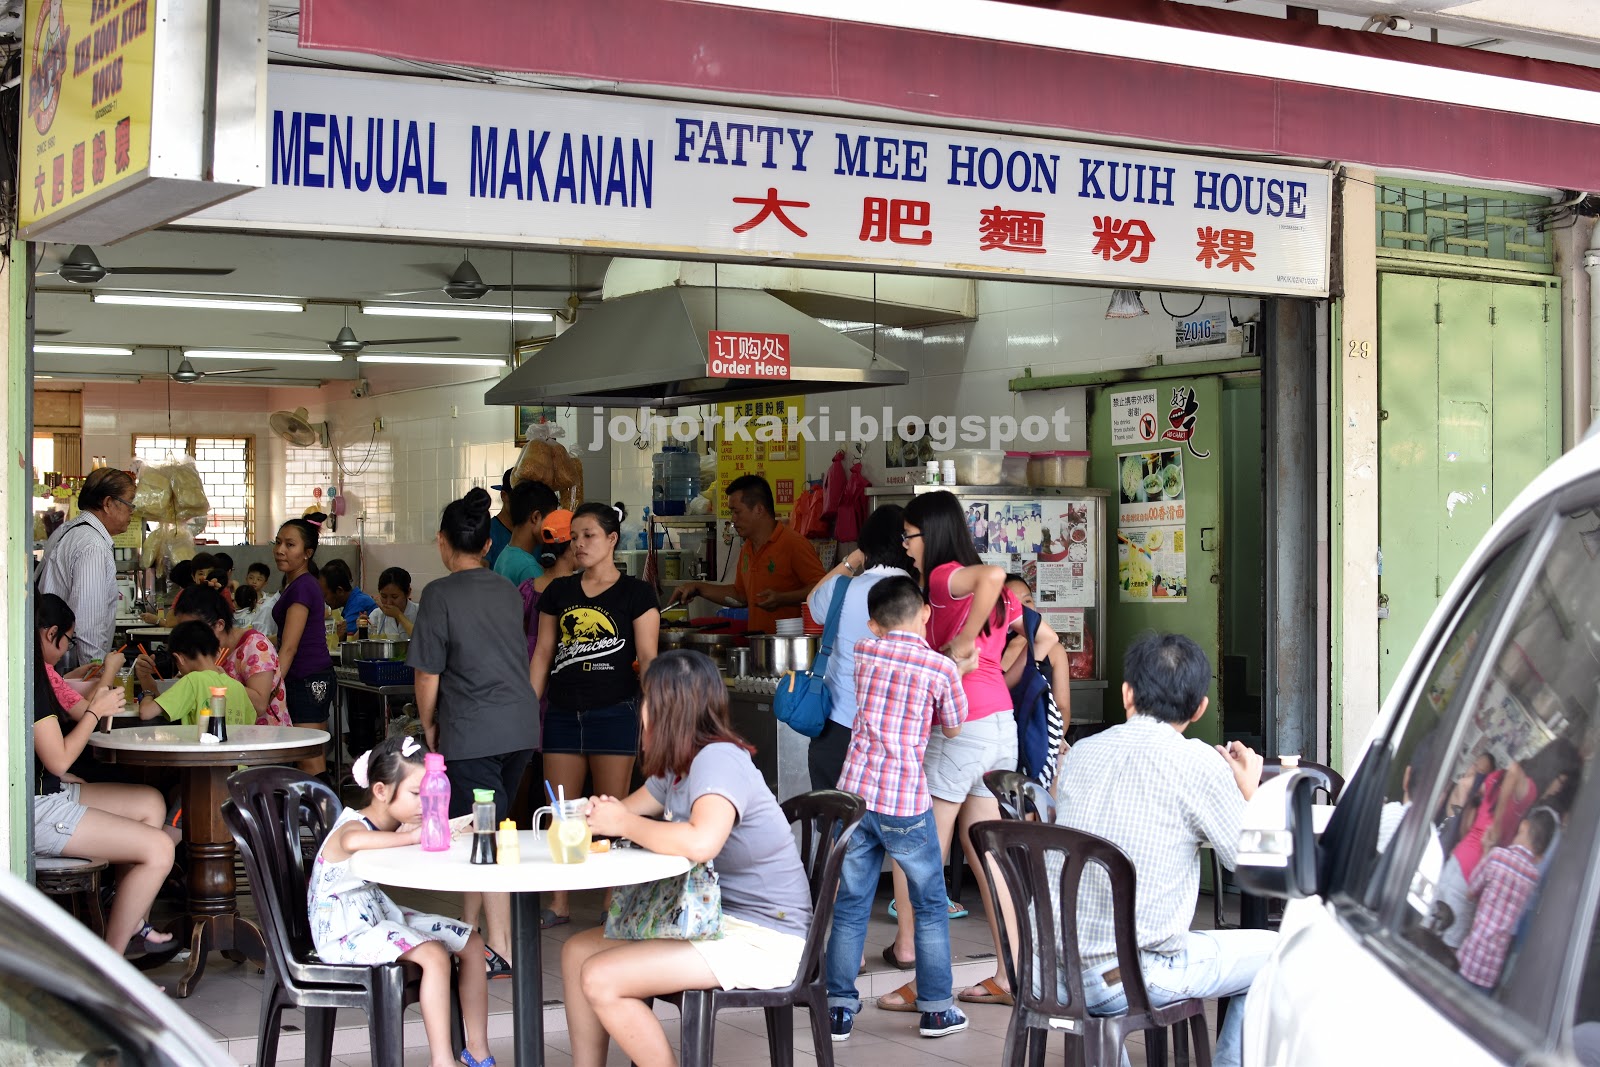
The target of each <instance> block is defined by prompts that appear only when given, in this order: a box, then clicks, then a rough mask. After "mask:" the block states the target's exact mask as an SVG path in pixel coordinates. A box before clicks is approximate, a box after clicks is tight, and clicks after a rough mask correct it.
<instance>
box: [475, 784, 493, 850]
mask: <svg viewBox="0 0 1600 1067" xmlns="http://www.w3.org/2000/svg"><path fill="white" fill-rule="evenodd" d="M494 815H495V811H494V790H493V789H474V790H473V791H472V862H473V863H483V864H488V863H494V862H495V845H494Z"/></svg>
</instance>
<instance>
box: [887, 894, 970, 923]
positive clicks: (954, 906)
mask: <svg viewBox="0 0 1600 1067" xmlns="http://www.w3.org/2000/svg"><path fill="white" fill-rule="evenodd" d="M945 899H946V900H949V899H950V898H948V897H946V898H945ZM949 907H950V918H952V919H965V918H966V917H967V916H968V915H971V914H972V912H970V911H968V910H967V909H966V908H965V907H963V906H962V905H961V904H959V903H957V902H956V901H954V900H950V903H949ZM899 917H900V913H899V912H898V911H896V910H895V906H894V901H892V900H891V901H889V918H891V919H898V918H899Z"/></svg>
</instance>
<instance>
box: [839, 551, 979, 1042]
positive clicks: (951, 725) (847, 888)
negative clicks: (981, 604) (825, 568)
mask: <svg viewBox="0 0 1600 1067" xmlns="http://www.w3.org/2000/svg"><path fill="white" fill-rule="evenodd" d="M867 611H868V613H869V614H870V615H871V627H872V632H873V634H875V635H876V636H875V637H870V638H867V639H865V640H863V641H861V642H859V643H858V644H857V645H856V649H855V652H856V676H855V677H856V720H855V726H854V728H853V734H852V737H851V740H850V750H849V752H848V753H847V754H846V755H845V761H844V771H843V772H842V773H841V774H840V776H839V788H840V789H843V790H845V791H846V792H849V793H857V794H859V795H860V796H861V797H862V798H863V799H865V800H866V802H867V814H866V817H865V818H863V819H862V820H861V825H860V827H859V828H858V829H857V830H856V832H855V835H854V836H853V837H851V838H850V842H849V844H848V845H847V846H846V848H845V858H844V867H843V869H842V870H841V871H840V874H839V892H838V896H837V897H836V898H835V901H834V912H833V934H832V936H831V937H830V938H829V939H828V960H827V978H828V1017H829V1022H830V1024H831V1026H832V1030H833V1039H834V1040H835V1041H843V1040H844V1039H845V1038H847V1037H849V1036H850V1031H851V1028H852V1027H854V1025H855V1017H856V1012H858V1011H860V1010H861V998H860V996H859V994H858V993H857V991H856V972H857V971H858V969H859V967H860V962H861V949H862V944H863V943H864V942H865V941H866V936H867V917H868V915H869V914H870V913H871V910H872V898H873V896H874V895H875V894H876V892H877V889H878V875H879V873H880V872H881V871H882V869H883V856H884V853H886V852H887V853H888V854H889V855H890V856H891V857H893V858H894V860H895V862H896V863H898V864H899V865H900V869H901V870H903V871H904V872H905V875H906V881H907V883H908V884H909V885H910V888H911V904H912V909H913V911H914V913H915V915H916V941H917V1010H918V1011H919V1012H921V1019H920V1025H919V1028H918V1032H919V1033H921V1034H922V1036H923V1037H943V1036H945V1035H946V1034H953V1033H956V1032H957V1031H959V1030H965V1029H966V1028H967V1017H966V1016H965V1015H964V1014H962V1012H961V1009H960V1008H958V1007H956V1006H955V1001H954V999H953V998H952V997H951V989H950V984H951V973H950V914H949V910H948V902H947V900H946V897H945V885H944V859H943V856H942V855H941V853H940V849H939V834H938V831H937V829H936V828H935V826H934V821H933V800H932V798H931V797H930V796H929V795H928V780H927V777H926V776H925V775H924V774H923V770H922V756H923V752H924V750H925V749H926V748H927V746H928V733H929V731H930V730H931V729H932V727H933V724H934V723H935V722H937V723H938V725H939V727H940V728H941V729H942V730H944V733H945V736H946V737H954V736H955V735H956V734H957V733H959V732H960V731H961V722H962V720H963V719H965V718H966V716H967V698H966V694H965V692H964V691H963V690H962V688H961V674H960V672H959V671H957V670H956V665H955V664H954V663H953V662H952V661H951V660H950V658H949V657H947V656H944V655H941V654H939V653H938V652H935V651H934V650H933V649H931V648H929V647H928V641H927V633H928V604H927V602H926V601H925V600H924V599H923V596H922V589H921V588H920V587H919V586H918V585H917V583H916V582H914V581H912V580H911V579H910V578H904V577H900V578H885V579H883V580H882V581H880V582H879V583H878V584H877V585H875V586H873V587H872V590H871V592H870V593H868V595H867Z"/></svg>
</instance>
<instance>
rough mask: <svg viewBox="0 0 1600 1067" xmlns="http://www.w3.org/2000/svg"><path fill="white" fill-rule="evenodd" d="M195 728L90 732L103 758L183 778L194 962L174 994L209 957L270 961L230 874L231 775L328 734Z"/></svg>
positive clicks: (189, 988)
mask: <svg viewBox="0 0 1600 1067" xmlns="http://www.w3.org/2000/svg"><path fill="white" fill-rule="evenodd" d="M199 734H200V730H199V727H196V726H171V725H168V726H132V727H128V728H126V729H121V730H111V731H109V732H107V733H99V732H96V733H93V734H91V735H90V736H89V746H90V747H91V748H93V749H94V753H95V756H96V757H97V758H99V759H100V760H102V761H104V762H106V763H120V764H127V765H130V766H134V767H173V768H176V769H177V770H178V771H179V773H180V774H181V776H182V778H183V784H182V797H183V842H184V844H185V845H186V846H188V851H189V871H188V896H189V900H188V920H189V933H188V940H189V966H188V967H187V968H186V969H185V970H184V973H183V977H182V978H180V979H179V980H178V988H177V992H176V994H175V995H176V996H178V997H180V998H181V997H186V996H188V995H189V994H190V993H192V992H193V991H194V987H195V985H196V984H197V983H198V982H199V981H200V978H201V976H202V975H203V974H204V973H205V969H206V957H207V956H208V955H210V954H211V953H212V952H221V953H223V954H224V955H226V956H227V957H228V958H229V959H231V960H234V961H236V962H242V961H244V960H246V959H249V960H251V961H253V962H255V963H257V964H262V965H265V963H266V951H265V944H264V943H263V941H262V939H261V931H260V929H259V928H257V927H256V925H255V923H252V922H251V921H250V920H248V919H244V918H241V917H240V915H239V909H238V899H237V897H236V896H235V892H236V889H237V886H236V885H235V881H234V876H233V856H234V844H233V835H231V834H229V833H228V828H227V826H225V825H224V824H223V822H222V802H223V801H224V800H227V799H228V775H230V774H232V773H233V771H234V770H235V769H236V768H238V767H243V766H256V765H257V764H263V763H293V762H295V761H296V760H301V759H305V758H306V757H307V756H310V755H314V754H315V753H317V752H320V751H321V750H322V746H323V745H326V744H327V743H328V735H327V733H325V732H324V731H322V730H311V729H307V728H305V727H301V726H230V727H228V740H227V741H226V742H225V743H223V744H204V743H202V742H201V741H200V737H199Z"/></svg>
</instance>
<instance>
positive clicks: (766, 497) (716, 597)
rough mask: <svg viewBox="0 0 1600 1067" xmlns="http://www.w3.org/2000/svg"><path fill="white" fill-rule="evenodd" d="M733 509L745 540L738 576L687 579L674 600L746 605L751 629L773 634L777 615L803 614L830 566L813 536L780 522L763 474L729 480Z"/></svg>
mask: <svg viewBox="0 0 1600 1067" xmlns="http://www.w3.org/2000/svg"><path fill="white" fill-rule="evenodd" d="M728 512H729V514H730V516H731V517H732V519H733V528H734V530H736V531H737V532H738V534H739V538H740V539H741V540H742V541H744V549H743V550H742V551H741V552H740V553H739V569H738V571H737V572H736V573H735V574H734V579H733V581H732V582H730V583H726V584H716V583H713V582H685V583H684V584H683V585H680V586H678V590H677V592H675V593H674V594H673V596H672V602H673V603H674V604H678V603H686V602H688V601H689V600H692V599H693V598H695V597H697V596H703V597H705V598H706V599H707V600H711V601H714V602H716V603H718V604H726V603H728V602H729V601H733V602H735V603H739V604H746V605H748V606H749V608H750V630H751V631H752V632H754V633H768V634H770V633H772V632H773V631H774V630H776V629H777V626H776V623H777V620H779V619H796V618H799V617H800V606H801V605H802V604H804V603H805V600H806V596H807V595H808V594H810V592H811V587H812V586H814V585H816V584H817V582H818V581H819V580H820V579H821V578H822V575H823V573H824V572H825V571H826V568H825V567H823V565H822V561H821V560H820V559H818V558H817V553H816V550H815V549H813V548H812V547H811V542H810V541H807V540H806V539H805V538H804V537H801V536H800V535H799V534H797V533H795V531H794V527H792V526H790V525H789V524H788V523H786V522H784V523H781V522H779V521H778V518H777V515H776V514H775V513H774V508H773V503H772V486H770V485H768V484H767V480H766V479H765V478H763V477H761V476H760V475H758V474H746V475H744V476H743V477H740V478H735V479H734V480H733V481H732V482H731V483H730V484H729V485H728Z"/></svg>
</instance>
